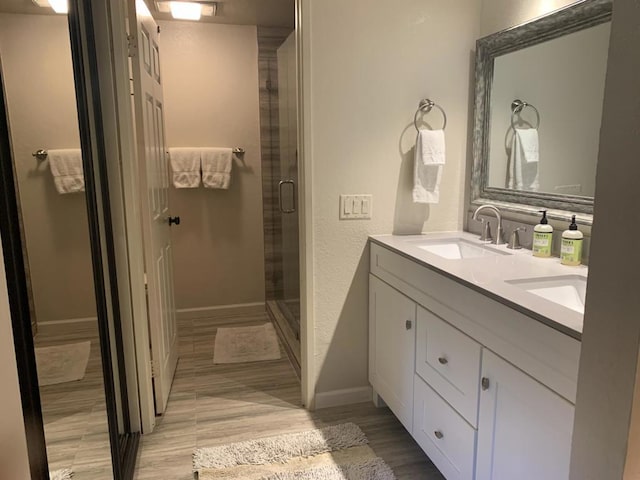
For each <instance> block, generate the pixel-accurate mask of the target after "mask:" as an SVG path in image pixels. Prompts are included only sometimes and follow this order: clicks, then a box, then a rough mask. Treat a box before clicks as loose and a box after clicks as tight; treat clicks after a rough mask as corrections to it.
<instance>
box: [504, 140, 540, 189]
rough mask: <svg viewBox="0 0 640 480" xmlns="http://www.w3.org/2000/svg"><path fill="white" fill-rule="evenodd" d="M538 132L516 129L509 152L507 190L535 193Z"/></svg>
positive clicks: (538, 156)
mask: <svg viewBox="0 0 640 480" xmlns="http://www.w3.org/2000/svg"><path fill="white" fill-rule="evenodd" d="M538 145H539V142H538V131H537V130H536V129H535V128H528V129H519V128H516V130H515V132H514V134H513V139H512V142H511V151H510V152H509V175H508V179H507V188H509V189H511V190H525V191H531V192H537V191H538V190H539V188H540V183H539V180H538V163H539V159H540V155H539V147H538Z"/></svg>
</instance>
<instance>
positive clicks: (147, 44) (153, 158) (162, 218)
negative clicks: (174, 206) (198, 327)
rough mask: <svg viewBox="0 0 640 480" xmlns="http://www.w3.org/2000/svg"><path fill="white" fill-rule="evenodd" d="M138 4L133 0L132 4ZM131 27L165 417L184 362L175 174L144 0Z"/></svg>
mask: <svg viewBox="0 0 640 480" xmlns="http://www.w3.org/2000/svg"><path fill="white" fill-rule="evenodd" d="M131 3H133V2H131ZM132 18H135V19H136V21H135V23H133V22H132V25H131V26H130V28H131V32H132V38H134V39H136V45H135V47H134V49H133V53H132V57H133V58H132V67H133V69H132V70H133V80H134V82H133V83H134V105H135V117H136V137H137V138H136V140H137V145H138V158H139V163H140V193H141V197H142V198H141V205H142V216H143V233H144V245H145V270H146V277H147V285H148V304H149V309H148V311H149V330H150V332H149V333H150V338H151V358H152V361H153V385H154V395H155V401H156V413H158V414H160V413H163V412H164V410H165V408H166V405H167V401H168V399H169V392H170V391H171V383H172V381H173V376H174V374H175V371H176V366H177V363H178V341H177V337H178V336H177V326H176V313H175V303H174V296H173V271H172V269H173V264H172V252H171V240H170V233H169V229H170V226H171V225H170V221H169V220H170V217H169V170H168V159H167V154H166V148H165V141H164V103H163V96H162V76H161V73H160V46H159V41H158V36H159V35H158V34H159V32H158V26H157V24H156V22H155V21H154V20H153V18H152V17H151V14H150V13H149V10H148V8H147V7H146V5H144V2H143V1H142V0H138V1H137V2H136V15H135V17H134V16H133V15H132Z"/></svg>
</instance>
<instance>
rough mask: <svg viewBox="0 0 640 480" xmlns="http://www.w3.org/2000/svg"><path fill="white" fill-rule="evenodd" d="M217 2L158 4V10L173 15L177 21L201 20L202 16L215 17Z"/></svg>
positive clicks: (171, 2) (170, 2) (163, 2)
mask: <svg viewBox="0 0 640 480" xmlns="http://www.w3.org/2000/svg"><path fill="white" fill-rule="evenodd" d="M217 7H218V4H217V3H216V2H173V1H169V2H165V1H160V2H156V9H157V10H158V12H161V13H171V16H172V17H173V18H175V19H177V20H200V17H201V16H203V15H204V16H206V17H212V16H215V15H216V13H217V10H218V8H217Z"/></svg>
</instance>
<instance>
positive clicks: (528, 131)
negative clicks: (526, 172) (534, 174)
mask: <svg viewBox="0 0 640 480" xmlns="http://www.w3.org/2000/svg"><path fill="white" fill-rule="evenodd" d="M516 135H517V136H518V137H520V145H521V146H522V152H523V153H524V160H525V162H527V163H536V162H538V161H539V160H540V146H539V145H540V142H539V141H538V130H536V129H535V128H516Z"/></svg>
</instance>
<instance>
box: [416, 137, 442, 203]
mask: <svg viewBox="0 0 640 480" xmlns="http://www.w3.org/2000/svg"><path fill="white" fill-rule="evenodd" d="M444 164H445V138H444V131H443V130H420V131H419V132H418V137H417V139H416V148H415V159H414V171H413V181H414V185H413V202H414V203H438V202H440V181H441V180H442V170H443V168H444Z"/></svg>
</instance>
